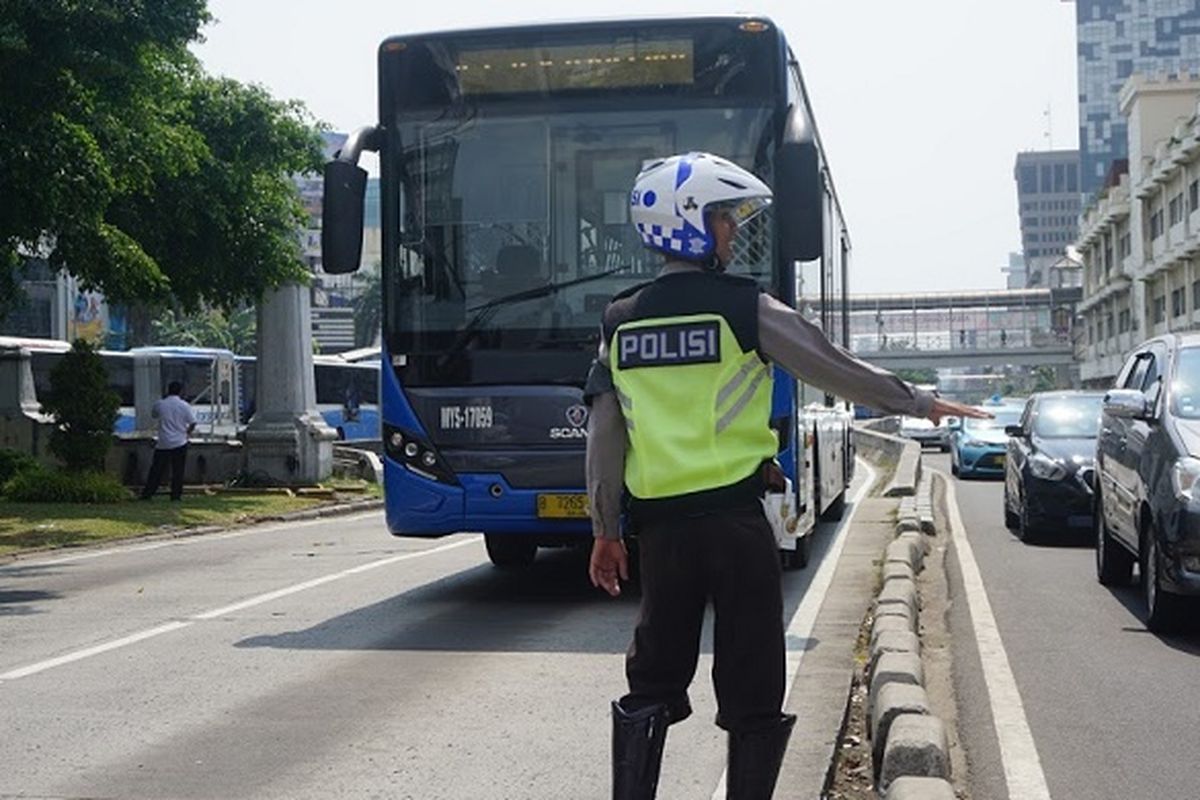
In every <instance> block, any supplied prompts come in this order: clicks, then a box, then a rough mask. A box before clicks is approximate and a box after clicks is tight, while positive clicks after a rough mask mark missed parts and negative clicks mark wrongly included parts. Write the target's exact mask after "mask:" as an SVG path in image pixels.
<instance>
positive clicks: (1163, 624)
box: [1139, 528, 1182, 633]
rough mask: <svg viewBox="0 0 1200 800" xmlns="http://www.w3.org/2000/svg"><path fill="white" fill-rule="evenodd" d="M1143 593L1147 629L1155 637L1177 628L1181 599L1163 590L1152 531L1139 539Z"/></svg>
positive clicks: (1160, 567) (1157, 551)
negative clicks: (1140, 544)
mask: <svg viewBox="0 0 1200 800" xmlns="http://www.w3.org/2000/svg"><path fill="white" fill-rule="evenodd" d="M1140 549H1141V551H1142V552H1141V556H1142V561H1141V564H1140V565H1139V566H1140V567H1141V570H1142V593H1143V594H1144V595H1145V597H1146V627H1147V628H1149V629H1150V630H1151V631H1153V632H1154V633H1169V632H1171V631H1174V630H1176V629H1177V628H1178V627H1179V623H1180V621H1181V617H1182V614H1181V608H1180V606H1181V605H1182V598H1180V597H1179V596H1178V595H1175V594H1172V593H1171V592H1168V591H1167V590H1166V589H1164V588H1163V587H1162V556H1161V554H1160V551H1159V545H1158V536H1156V535H1155V533H1154V529H1153V528H1151V529H1150V530H1149V531H1147V532H1146V533H1144V534H1143V535H1142V546H1141V548H1140Z"/></svg>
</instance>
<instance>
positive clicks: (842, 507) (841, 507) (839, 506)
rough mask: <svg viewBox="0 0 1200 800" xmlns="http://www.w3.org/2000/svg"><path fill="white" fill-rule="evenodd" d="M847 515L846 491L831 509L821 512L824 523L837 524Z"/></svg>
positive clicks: (832, 504)
mask: <svg viewBox="0 0 1200 800" xmlns="http://www.w3.org/2000/svg"><path fill="white" fill-rule="evenodd" d="M845 514H846V490H845V489H843V490H842V492H841V494H839V495H838V496H837V497H835V498H834V500H833V502H832V503H830V504H829V508H827V509H825V510H824V511H822V512H821V521H822V522H837V521H838V520H840V519H841V518H842V517H843V516H844V515H845Z"/></svg>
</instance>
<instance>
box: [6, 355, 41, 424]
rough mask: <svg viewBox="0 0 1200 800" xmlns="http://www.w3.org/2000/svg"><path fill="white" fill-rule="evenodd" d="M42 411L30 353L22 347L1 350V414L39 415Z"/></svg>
mask: <svg viewBox="0 0 1200 800" xmlns="http://www.w3.org/2000/svg"><path fill="white" fill-rule="evenodd" d="M40 411H41V405H40V404H39V403H38V399H37V392H36V391H34V388H33V359H31V358H30V356H29V351H28V350H25V349H23V348H20V347H4V348H0V412H2V413H5V414H13V413H17V414H29V415H37V414H39V413H40Z"/></svg>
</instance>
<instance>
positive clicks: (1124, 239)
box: [1117, 231, 1133, 260]
mask: <svg viewBox="0 0 1200 800" xmlns="http://www.w3.org/2000/svg"><path fill="white" fill-rule="evenodd" d="M1132 252H1133V239H1132V237H1130V235H1129V232H1128V231H1126V232H1125V233H1122V234H1121V236H1120V238H1119V239H1117V257H1118V258H1120V259H1122V260H1124V259H1126V258H1129V254H1130V253H1132Z"/></svg>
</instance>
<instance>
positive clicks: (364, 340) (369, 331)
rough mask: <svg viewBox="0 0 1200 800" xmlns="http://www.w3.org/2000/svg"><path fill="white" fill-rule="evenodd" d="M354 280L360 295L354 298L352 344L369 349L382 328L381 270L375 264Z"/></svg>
mask: <svg viewBox="0 0 1200 800" xmlns="http://www.w3.org/2000/svg"><path fill="white" fill-rule="evenodd" d="M355 279H356V280H358V281H359V282H360V284H361V285H360V287H359V290H360V292H361V293H360V294H359V295H358V296H357V297H355V298H354V344H355V345H356V346H358V347H370V346H371V345H373V344H375V340H376V338H377V337H378V336H379V332H380V330H381V329H382V328H383V269H382V267H380V265H379V264H376V265H375V269H373V270H366V271H363V272H362V273H360V274H359V275H355Z"/></svg>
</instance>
